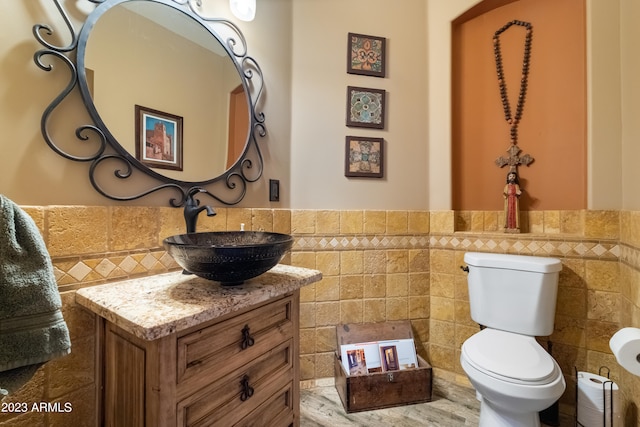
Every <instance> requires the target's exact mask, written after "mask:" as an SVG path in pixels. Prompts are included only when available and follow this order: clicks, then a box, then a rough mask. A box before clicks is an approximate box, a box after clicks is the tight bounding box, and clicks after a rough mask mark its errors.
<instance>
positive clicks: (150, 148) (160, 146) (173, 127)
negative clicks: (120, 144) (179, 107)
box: [135, 105, 182, 171]
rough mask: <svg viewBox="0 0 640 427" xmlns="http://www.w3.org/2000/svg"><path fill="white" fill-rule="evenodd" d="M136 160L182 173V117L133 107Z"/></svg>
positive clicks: (137, 106)
mask: <svg viewBox="0 0 640 427" xmlns="http://www.w3.org/2000/svg"><path fill="white" fill-rule="evenodd" d="M135 129H136V159H137V160H138V161H140V163H142V164H143V165H145V166H148V167H150V168H159V169H171V170H178V171H181V170H182V117H180V116H175V115H173V114H169V113H164V112H162V111H158V110H154V109H151V108H146V107H142V106H140V105H136V106H135Z"/></svg>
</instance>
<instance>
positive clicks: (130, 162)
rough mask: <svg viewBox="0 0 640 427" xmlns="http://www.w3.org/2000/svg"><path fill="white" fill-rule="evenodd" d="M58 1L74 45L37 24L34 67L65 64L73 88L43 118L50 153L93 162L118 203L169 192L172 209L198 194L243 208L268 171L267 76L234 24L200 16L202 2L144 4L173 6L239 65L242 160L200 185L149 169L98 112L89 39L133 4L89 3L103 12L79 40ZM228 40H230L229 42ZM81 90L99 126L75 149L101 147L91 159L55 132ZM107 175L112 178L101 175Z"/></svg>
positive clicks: (78, 134) (85, 132) (95, 181)
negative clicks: (264, 149) (244, 101)
mask: <svg viewBox="0 0 640 427" xmlns="http://www.w3.org/2000/svg"><path fill="white" fill-rule="evenodd" d="M53 1H54V3H55V5H56V7H57V9H58V11H59V13H60V15H61V16H62V19H63V20H64V22H65V24H66V26H67V28H68V30H69V33H70V35H71V42H70V43H69V45H67V46H57V45H54V44H53V43H50V42H48V41H47V38H50V37H51V36H52V35H53V33H54V32H53V30H52V28H51V27H50V26H49V25H46V24H37V25H35V26H34V27H33V34H34V37H35V38H36V40H37V41H38V42H39V43H40V44H41V45H43V46H44V49H40V50H38V51H37V52H36V53H35V54H34V61H35V63H36V64H37V65H38V67H40V68H41V69H42V70H44V71H51V70H52V69H53V66H52V65H51V64H50V63H47V62H45V61H44V58H45V57H48V56H50V57H54V58H57V59H58V60H59V61H60V62H62V63H63V64H65V65H66V67H67V68H68V70H69V72H70V78H69V82H68V84H67V86H66V87H65V88H64V89H63V90H62V92H61V93H60V94H59V95H58V96H57V97H56V98H55V99H54V100H53V101H52V102H51V103H50V104H49V106H48V107H47V108H46V109H45V111H44V112H43V114H42V119H41V131H42V135H43V137H44V140H45V142H46V143H47V144H48V145H49V147H51V149H53V150H54V151H55V152H56V153H58V154H59V155H60V156H62V157H64V158H66V159H69V160H73V161H76V162H87V163H88V164H89V165H90V167H89V180H90V182H91V184H92V185H93V187H94V188H95V189H96V190H97V191H98V192H99V193H100V194H102V195H103V196H105V197H108V198H110V199H113V200H120V201H129V200H136V199H139V198H141V197H144V196H147V195H149V194H151V193H156V192H159V191H169V192H171V193H172V194H175V195H176V196H177V197H171V198H170V199H169V204H170V205H171V206H174V207H180V206H182V205H184V203H185V200H186V199H187V195H188V194H189V193H191V194H193V191H194V190H199V192H200V193H206V194H208V195H209V196H211V197H212V198H214V199H215V200H217V201H219V202H221V203H223V204H225V205H234V204H236V203H239V202H240V201H241V200H242V199H243V198H244V196H245V194H246V191H247V185H248V183H251V182H255V181H257V180H258V179H259V178H260V177H261V176H262V172H263V167H264V165H263V159H262V154H261V153H260V149H259V147H258V142H257V137H264V136H265V135H266V127H265V124H264V121H265V120H264V114H263V113H262V112H256V107H257V105H258V102H259V100H260V97H261V94H262V89H263V86H264V80H263V75H262V71H261V69H260V67H259V65H258V63H257V62H256V61H255V60H254V59H253V58H252V57H251V56H248V55H247V44H246V40H245V38H244V35H243V34H242V32H241V31H240V29H239V28H238V27H237V26H236V25H235V24H234V23H232V22H230V21H228V20H225V19H221V18H211V17H206V16H203V15H202V14H201V13H200V12H199V8H200V6H201V0H144V1H149V2H155V3H161V4H164V5H167V6H170V7H172V8H174V9H176V10H178V11H179V12H181V13H184V14H186V15H188V16H189V17H191V18H192V19H194V20H195V21H197V22H199V23H200V24H201V25H202V26H203V27H204V28H205V29H207V30H208V31H209V32H210V33H211V36H212V37H214V38H216V39H217V40H218V41H219V42H220V43H221V45H222V46H223V47H224V48H225V50H226V51H227V53H228V55H229V57H230V58H231V60H232V61H233V62H234V64H235V67H236V69H237V70H238V73H239V74H240V77H241V80H242V84H243V87H244V90H245V93H246V94H247V95H248V101H249V102H248V104H249V109H250V111H249V122H250V123H249V126H250V127H249V130H248V137H247V143H246V145H245V148H244V151H243V153H242V155H241V156H240V157H239V158H238V159H237V161H236V162H235V163H234V164H233V165H232V166H231V167H230V168H229V169H227V170H226V171H225V172H224V173H223V174H221V175H220V176H217V177H213V178H211V179H209V180H205V181H198V182H192V181H180V180H176V179H173V178H169V177H166V176H164V175H161V174H159V173H157V172H156V171H154V170H152V169H149V168H148V167H146V166H145V165H143V164H142V163H140V162H139V161H138V160H136V159H135V157H133V156H132V155H131V154H130V153H129V152H127V151H126V150H125V149H124V148H123V147H122V145H121V144H120V143H119V142H118V141H117V140H116V138H115V137H114V136H113V135H112V134H111V132H110V131H109V129H108V128H107V126H106V125H105V124H104V123H103V121H102V119H101V118H100V116H99V114H98V112H97V111H96V107H95V105H94V103H93V101H92V100H91V96H90V94H89V91H88V88H87V87H88V86H87V82H86V74H85V70H84V67H82V66H81V65H82V64H83V61H84V58H83V57H82V55H81V54H83V52H84V48H85V46H86V43H87V39H88V36H89V34H90V32H91V29H92V27H93V25H94V24H95V23H96V21H97V20H98V19H99V17H100V16H101V15H102V13H103V12H104V11H106V10H108V9H109V8H111V7H113V6H116V5H118V4H121V3H124V2H128V1H133V0H87V1H88V2H91V3H95V4H96V5H98V6H97V7H96V8H95V9H94V10H93V11H92V12H91V13H90V14H89V15H88V16H87V19H86V21H85V22H84V24H83V26H82V29H81V31H80V33H79V35H78V34H76V31H75V29H74V27H73V24H72V23H71V21H70V19H69V16H68V14H67V12H66V11H65V9H64V7H63V6H62V5H61V4H60V0H53ZM135 1H142V0H135ZM222 34H226V36H224V38H223V36H222ZM74 59H75V62H74ZM183 77H185V76H183ZM186 78H188V77H186ZM78 88H79V90H80V92H81V95H82V98H83V100H84V104H85V107H86V109H87V112H88V113H89V115H90V117H91V121H93V123H87V124H83V125H80V126H79V127H77V128H76V130H75V138H76V140H77V141H76V142H78V143H79V144H80V145H75V146H74V147H78V148H77V150H78V151H83V150H87V144H95V145H96V146H97V147H96V148H95V150H94V149H90V150H91V152H90V153H89V154H88V155H77V154H73V153H72V152H71V151H73V150H70V149H69V148H67V147H68V146H69V143H68V141H67V142H65V143H64V144H62V145H61V144H56V142H55V141H54V139H53V137H52V136H51V133H50V132H49V124H50V120H51V116H52V113H53V112H54V111H55V110H56V109H57V108H58V107H59V106H60V104H61V103H62V102H63V101H64V100H65V98H67V96H69V95H70V94H71V93H72V92H73V91H74V90H78ZM83 152H84V151H83ZM105 169H106V172H107V173H103V172H99V171H103V170H105ZM111 171H112V172H113V176H114V177H115V178H114V177H111V178H108V179H109V180H110V182H111V181H113V182H112V183H111V185H110V186H109V187H110V188H107V185H106V184H107V183H106V180H107V178H105V177H108V176H111V173H110V172H111ZM140 175H143V176H146V177H150V178H151V180H148V179H142V182H143V184H136V185H128V184H129V183H132V182H133V180H135V179H136V176H140ZM127 180H130V181H127ZM114 183H115V185H114ZM119 184H120V185H119ZM123 184H126V185H123ZM140 185H142V191H140V188H139V187H140ZM113 187H116V188H117V190H116V191H114V189H113ZM127 187H134V188H136V190H135V192H134V193H133V194H131V193H129V192H128V191H127V190H128V188H127Z"/></svg>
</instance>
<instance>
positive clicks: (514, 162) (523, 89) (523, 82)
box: [493, 20, 533, 172]
mask: <svg viewBox="0 0 640 427" xmlns="http://www.w3.org/2000/svg"><path fill="white" fill-rule="evenodd" d="M513 25H516V26H520V27H524V28H525V29H526V36H525V40H524V55H523V58H522V76H521V78H520V93H519V94H518V102H517V103H516V110H515V114H512V112H511V104H510V103H509V96H508V95H507V83H506V82H505V80H504V70H503V67H502V51H501V50H500V34H502V33H503V32H505V31H506V30H507V29H509V28H510V27H511V26H513ZM532 28H533V27H532V25H531V24H530V23H529V22H524V21H516V20H514V21H511V22H508V23H507V24H505V25H504V26H503V27H502V28H500V29H499V30H498V31H496V32H495V34H494V35H493V53H494V56H495V60H496V72H497V74H498V85H499V87H500V98H501V100H502V108H503V110H504V119H505V120H506V121H507V123H508V124H509V127H510V136H511V146H510V147H509V149H508V150H507V153H509V157H503V156H500V157H498V158H497V159H496V160H495V163H496V165H497V166H498V167H503V166H506V165H509V166H510V170H511V171H514V172H515V171H517V167H518V166H519V165H525V166H529V164H530V163H531V162H533V157H531V156H530V155H529V154H525V155H523V156H519V154H520V152H521V150H520V148H519V147H518V124H519V123H520V119H521V118H522V109H523V107H524V100H525V97H526V94H527V79H528V77H529V59H530V56H531V36H532Z"/></svg>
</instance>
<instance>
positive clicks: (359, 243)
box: [292, 235, 429, 251]
mask: <svg viewBox="0 0 640 427" xmlns="http://www.w3.org/2000/svg"><path fill="white" fill-rule="evenodd" d="M428 248H429V236H426V235H423V236H393V235H343V236H334V235H327V236H318V235H314V236H300V237H296V239H295V241H294V243H293V248H292V250H294V251H322V250H357V249H360V250H364V249H428Z"/></svg>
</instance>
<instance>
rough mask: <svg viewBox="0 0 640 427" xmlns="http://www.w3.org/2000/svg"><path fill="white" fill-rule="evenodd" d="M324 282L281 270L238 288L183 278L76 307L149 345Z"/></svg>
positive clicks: (119, 289)
mask: <svg viewBox="0 0 640 427" xmlns="http://www.w3.org/2000/svg"><path fill="white" fill-rule="evenodd" d="M321 278H322V273H321V272H320V271H318V270H310V269H308V268H301V267H292V266H289V265H283V264H278V265H276V266H275V267H274V268H272V269H271V270H269V271H268V272H266V273H264V274H262V275H260V276H258V277H256V278H253V279H251V280H247V281H245V283H243V284H242V285H238V286H221V285H220V284H219V283H218V282H213V281H210V280H206V279H203V278H200V277H198V276H193V275H183V274H182V272H173V273H165V274H158V275H155V276H148V277H141V278H138V279H130V280H125V281H121V282H113V283H108V284H105V285H99V286H93V287H89V288H82V289H79V290H78V291H77V292H76V302H77V303H78V304H80V305H82V306H84V307H86V308H87V309H89V310H91V311H93V312H94V313H96V314H97V315H99V316H101V317H103V318H105V319H106V320H108V321H110V322H112V323H114V324H115V325H117V326H119V327H120V328H122V329H124V330H125V331H127V332H129V333H131V334H133V335H135V336H137V337H139V338H141V339H143V340H147V341H152V340H155V339H158V338H162V337H165V336H167V335H170V334H172V333H174V332H179V331H182V330H185V329H188V328H190V327H193V326H197V325H199V324H201V323H204V322H207V321H209V320H213V319H216V318H218V317H220V316H224V315H225V314H228V313H232V312H234V311H237V310H241V309H244V308H247V307H250V306H252V305H255V304H260V303H262V302H265V301H268V300H270V299H273V298H277V297H279V296H282V295H285V294H287V293H289V292H292V291H295V290H296V289H299V288H301V287H303V286H306V285H309V284H311V283H314V282H317V281H319V280H320V279H321Z"/></svg>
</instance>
